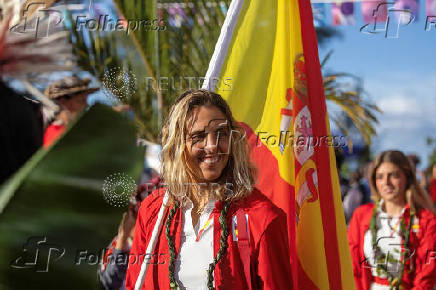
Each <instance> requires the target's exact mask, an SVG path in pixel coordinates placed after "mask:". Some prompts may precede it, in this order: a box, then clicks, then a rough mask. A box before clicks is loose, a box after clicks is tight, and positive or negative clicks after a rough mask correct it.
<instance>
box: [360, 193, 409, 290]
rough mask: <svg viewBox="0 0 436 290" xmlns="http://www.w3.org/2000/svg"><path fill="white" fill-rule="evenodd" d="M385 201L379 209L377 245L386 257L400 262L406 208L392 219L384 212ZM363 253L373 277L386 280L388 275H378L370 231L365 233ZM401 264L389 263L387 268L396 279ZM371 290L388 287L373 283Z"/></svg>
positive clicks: (382, 289) (385, 289)
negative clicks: (402, 228) (402, 219)
mask: <svg viewBox="0 0 436 290" xmlns="http://www.w3.org/2000/svg"><path fill="white" fill-rule="evenodd" d="M382 205H383V200H382V201H381V202H380V206H379V207H378V209H377V240H378V243H377V245H378V246H379V247H380V250H381V251H382V252H383V253H385V254H386V255H388V254H389V256H391V257H392V258H393V259H395V260H397V261H400V255H401V254H400V253H401V244H402V238H401V236H400V223H401V220H400V219H401V218H402V215H403V213H404V208H403V210H402V211H401V213H400V214H399V215H397V216H394V217H390V216H389V215H388V214H387V213H386V212H384V211H383V210H382ZM363 251H364V254H365V258H367V261H368V264H369V265H370V266H371V271H372V275H373V276H375V277H379V278H383V279H386V278H387V277H386V275H384V274H383V273H381V274H380V275H379V274H377V267H376V265H377V263H376V261H375V257H374V250H373V248H372V233H371V230H370V229H368V230H367V231H366V233H365V237H364V242H363ZM400 267H401V263H390V262H388V263H387V268H388V271H389V272H390V273H392V274H393V275H394V277H396V276H398V273H399V271H400ZM370 289H371V290H388V289H390V287H389V286H388V285H381V284H378V283H375V282H373V283H371V288H370Z"/></svg>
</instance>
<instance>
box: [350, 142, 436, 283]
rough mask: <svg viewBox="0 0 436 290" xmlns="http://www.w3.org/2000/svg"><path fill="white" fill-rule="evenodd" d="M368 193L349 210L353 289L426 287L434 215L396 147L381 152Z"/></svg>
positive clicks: (434, 268) (432, 271)
mask: <svg viewBox="0 0 436 290" xmlns="http://www.w3.org/2000/svg"><path fill="white" fill-rule="evenodd" d="M370 185H371V191H372V198H373V200H374V201H375V204H366V205H363V206H361V207H359V208H358V209H356V211H355V212H354V214H353V217H352V219H351V221H350V225H349V228H348V241H349V244H350V249H351V255H352V259H353V271H354V279H355V282H356V287H357V289H430V290H432V289H433V287H434V286H435V284H436V217H435V215H434V207H433V204H432V203H431V201H430V199H429V197H428V196H427V194H426V193H425V192H424V191H423V190H422V189H421V187H420V186H419V184H418V182H417V180H416V177H415V174H414V171H413V168H412V167H411V164H410V163H409V160H408V159H407V157H406V156H405V155H404V154H403V153H402V152H400V151H385V152H382V153H381V154H380V155H379V156H378V157H377V158H376V160H375V161H374V163H373V167H372V170H371V173H370Z"/></svg>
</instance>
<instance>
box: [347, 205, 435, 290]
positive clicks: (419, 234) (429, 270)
mask: <svg viewBox="0 0 436 290" xmlns="http://www.w3.org/2000/svg"><path fill="white" fill-rule="evenodd" d="M373 209H374V204H365V205H362V206H361V207H359V208H357V209H356V210H355V212H354V214H353V217H352V219H351V221H350V225H349V228H348V243H349V245H350V250H351V257H352V261H353V272H354V280H355V282H356V288H357V290H359V289H365V290H366V289H370V286H371V282H372V281H373V277H372V274H371V266H370V265H369V264H368V263H367V261H366V259H365V256H364V253H363V241H364V235H365V233H366V231H367V230H368V229H369V223H370V220H371V216H372V214H373ZM404 217H405V222H406V225H407V224H408V223H409V208H406V212H405V215H404ZM417 217H418V219H419V223H418V224H419V228H417V229H415V231H416V232H415V231H414V230H413V229H412V230H411V235H410V246H409V252H408V253H406V259H407V260H406V264H405V272H404V275H403V287H404V289H430V290H432V289H433V287H434V285H435V284H436V217H435V216H434V214H433V213H432V212H430V211H428V210H425V209H423V210H420V211H419V212H418V214H417ZM407 257H408V258H407ZM413 265H414V268H413Z"/></svg>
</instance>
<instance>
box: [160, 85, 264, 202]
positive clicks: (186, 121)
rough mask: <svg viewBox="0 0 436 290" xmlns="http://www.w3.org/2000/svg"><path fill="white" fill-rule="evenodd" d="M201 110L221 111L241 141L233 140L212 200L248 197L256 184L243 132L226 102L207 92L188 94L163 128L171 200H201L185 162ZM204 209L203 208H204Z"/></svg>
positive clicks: (164, 165)
mask: <svg viewBox="0 0 436 290" xmlns="http://www.w3.org/2000/svg"><path fill="white" fill-rule="evenodd" d="M202 106H212V107H216V108H218V109H219V110H220V111H221V112H222V113H223V114H224V115H225V117H226V119H227V122H228V123H229V124H230V129H231V130H232V132H238V134H236V135H238V137H236V138H235V137H234V136H233V138H231V139H230V140H231V141H230V153H229V154H230V156H229V159H228V162H227V165H226V167H225V168H224V170H223V172H222V175H221V178H220V179H219V180H220V181H219V182H218V184H217V185H218V186H214V187H213V188H211V191H210V192H209V194H210V196H213V197H214V198H215V199H217V200H221V201H235V200H238V199H241V198H243V197H245V196H247V195H249V194H250V193H251V192H252V190H253V187H254V184H255V182H256V169H255V167H254V165H253V164H252V163H251V161H250V157H249V149H248V144H247V141H246V138H245V131H244V129H243V128H242V127H241V126H239V125H238V123H237V122H236V121H235V119H234V118H233V115H232V113H231V111H230V108H229V106H228V104H227V103H226V101H225V100H224V99H223V98H222V97H221V96H220V95H218V94H216V93H213V92H209V91H207V90H202V89H201V90H188V91H186V92H184V93H183V94H181V95H180V96H179V97H178V99H177V100H176V101H175V103H174V104H173V106H172V107H171V109H170V111H169V114H168V117H167V119H166V122H165V125H164V126H163V128H162V165H161V174H162V177H163V179H164V182H165V184H166V186H167V190H168V193H169V195H170V200H180V201H182V202H184V201H186V199H185V197H188V198H190V199H191V200H192V199H196V200H200V201H201V200H202V197H201V196H200V195H201V193H200V191H199V190H196V187H195V186H194V187H193V186H187V184H198V183H199V182H198V177H197V176H198V172H195V170H194V169H192V168H191V167H190V166H189V164H188V160H187V158H186V153H187V145H186V139H187V135H188V132H189V129H190V126H192V123H193V119H194V118H193V110H194V109H195V108H198V107H202ZM203 206H204V204H203Z"/></svg>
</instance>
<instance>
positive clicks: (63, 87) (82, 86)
mask: <svg viewBox="0 0 436 290" xmlns="http://www.w3.org/2000/svg"><path fill="white" fill-rule="evenodd" d="M90 82H91V79H90V78H85V79H80V78H78V77H77V76H76V75H72V76H68V77H65V78H63V79H60V80H58V81H55V82H54V83H52V84H51V85H49V86H48V87H47V88H46V89H45V92H44V94H45V95H46V96H47V97H49V98H50V99H52V100H54V99H58V98H60V97H63V96H67V95H75V94H78V93H87V94H91V93H93V92H96V91H98V90H99V88H88V85H89V83H90Z"/></svg>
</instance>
